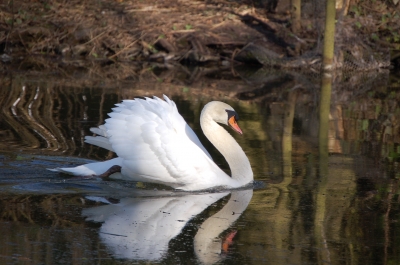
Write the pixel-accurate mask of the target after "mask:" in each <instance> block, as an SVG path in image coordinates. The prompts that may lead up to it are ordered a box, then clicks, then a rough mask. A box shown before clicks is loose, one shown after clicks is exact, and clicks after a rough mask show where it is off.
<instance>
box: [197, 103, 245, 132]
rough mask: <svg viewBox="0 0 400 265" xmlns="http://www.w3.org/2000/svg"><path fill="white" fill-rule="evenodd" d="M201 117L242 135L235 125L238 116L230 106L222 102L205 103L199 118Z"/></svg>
mask: <svg viewBox="0 0 400 265" xmlns="http://www.w3.org/2000/svg"><path fill="white" fill-rule="evenodd" d="M203 116H209V117H211V118H212V119H213V120H214V121H216V122H218V123H222V124H225V125H228V126H230V127H232V128H233V129H234V130H235V131H237V132H238V133H240V134H243V133H242V130H241V129H240V127H239V125H238V124H237V121H238V120H239V115H238V114H237V112H236V111H235V110H234V109H233V108H232V107H231V106H229V105H228V104H226V103H224V102H221V101H211V102H209V103H207V104H206V105H205V106H204V108H203V110H202V111H201V117H203Z"/></svg>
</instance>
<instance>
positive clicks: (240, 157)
mask: <svg viewBox="0 0 400 265" xmlns="http://www.w3.org/2000/svg"><path fill="white" fill-rule="evenodd" d="M200 125H201V128H202V130H203V132H204V135H205V136H206V137H207V138H208V140H210V142H211V143H212V144H213V145H214V146H215V147H216V148H217V149H218V151H219V152H220V153H221V154H222V155H223V156H224V157H225V159H226V161H227V162H228V164H229V167H230V169H231V172H232V179H235V180H237V181H238V182H239V183H240V185H245V184H247V183H249V182H250V181H252V180H253V171H252V169H251V165H250V162H249V159H248V158H247V156H246V154H245V153H244V152H243V149H242V148H241V147H240V145H239V144H238V143H237V142H236V140H235V139H234V138H233V137H232V136H231V135H230V134H229V133H228V132H227V131H226V130H225V129H224V128H223V127H222V126H220V125H219V124H218V123H216V122H215V121H214V119H213V118H212V117H211V116H210V115H207V114H204V115H203V113H202V115H201V117H200Z"/></svg>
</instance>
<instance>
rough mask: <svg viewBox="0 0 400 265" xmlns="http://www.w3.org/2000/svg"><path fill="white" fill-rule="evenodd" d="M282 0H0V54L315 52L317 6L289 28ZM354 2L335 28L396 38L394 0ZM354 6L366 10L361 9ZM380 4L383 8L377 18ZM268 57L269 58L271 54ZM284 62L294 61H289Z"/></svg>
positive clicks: (121, 57)
mask: <svg viewBox="0 0 400 265" xmlns="http://www.w3.org/2000/svg"><path fill="white" fill-rule="evenodd" d="M264 2H265V4H263V3H264ZM270 2H273V1H270ZM288 2H289V1H287V0H281V1H279V2H278V6H277V7H275V6H271V5H268V4H267V3H269V2H268V1H228V0H227V1H224V0H215V1H189V0H178V1H176V0H173V1H172V0H171V1H170V0H163V1H159V0H146V1H143V0H131V1H121V0H116V1H104V0H100V1H99V0H88V1H77V0H74V1H62V0H50V1H33V0H31V1H22V0H15V1H12V0H11V1H4V2H3V3H1V4H0V8H1V10H0V55H1V58H0V60H1V61H2V62H13V61H14V62H15V61H18V60H20V59H21V58H23V57H26V55H46V56H49V55H50V56H53V57H56V58H62V59H63V60H64V62H65V63H70V62H71V60H72V61H73V62H74V63H75V61H76V59H85V60H88V59H89V60H94V61H101V62H103V63H104V62H105V63H113V62H116V61H133V60H134V61H156V62H160V63H172V64H174V63H175V62H180V63H195V64H203V65H204V64H207V65H208V64H212V65H228V64H230V63H231V62H232V61H235V60H236V61H237V60H238V59H239V60H242V59H243V58H244V59H246V56H248V50H247V51H246V52H247V53H245V54H244V56H241V57H240V56H239V57H238V56H235V55H237V54H238V53H239V52H240V51H242V50H243V48H244V47H246V45H248V44H249V43H250V44H252V45H257V46H256V48H257V47H262V48H263V49H264V50H266V51H267V53H268V57H270V55H271V54H272V55H271V57H272V58H273V59H272V61H273V62H272V63H271V65H274V63H275V61H277V60H280V58H285V59H286V58H298V57H299V56H302V55H304V54H307V52H309V51H314V52H315V51H317V52H318V50H316V46H317V44H318V41H319V40H320V38H321V32H322V31H321V25H323V13H324V12H323V10H324V8H323V7H321V6H319V7H315V3H312V2H311V3H307V2H306V3H305V4H304V7H303V10H302V12H303V15H302V20H301V26H302V27H301V28H302V30H301V31H300V32H298V33H297V34H293V33H292V31H291V30H290V29H291V27H290V23H291V19H290V14H289V12H287V10H289V4H288ZM361 4H362V5H361ZM361 4H360V3H358V6H356V8H353V9H351V7H350V11H349V14H350V15H349V16H346V17H345V18H344V19H342V20H341V21H342V22H343V23H341V24H340V29H341V30H342V29H345V30H342V32H341V35H346V36H347V37H346V38H347V39H348V38H350V35H352V36H351V37H352V38H353V39H354V38H355V39H360V38H359V35H362V36H364V37H365V36H366V37H367V38H368V42H369V43H372V41H371V38H370V36H372V37H373V36H375V35H376V34H377V33H379V34H381V35H382V37H379V38H376V37H375V39H376V41H375V42H374V43H373V44H372V45H377V44H379V46H380V48H382V47H384V48H390V49H395V48H396V47H397V46H399V43H400V39H398V38H400V36H397V35H393V34H394V33H393V32H396V31H395V30H396V27H397V28H399V25H400V18H399V12H398V11H396V6H394V4H392V6H390V4H389V5H386V4H385V5H383V4H382V3H380V4H379V5H377V4H376V3H375V2H374V3H368V2H367V1H366V2H363V3H361ZM381 4H382V5H381ZM316 8H320V11H321V13H319V14H318V17H316V15H315V13H313V12H315V9H316ZM351 10H353V11H351ZM359 10H369V11H370V12H369V15H368V17H363V16H362V14H361V13H360V12H361V11H359ZM272 11H276V12H272ZM374 11H376V12H374ZM379 12H380V13H379ZM382 12H389V13H388V14H389V15H390V16H387V17H385V18H386V20H385V23H384V25H383V22H382V19H381V18H382ZM383 26H384V27H385V28H384V29H382V27H383ZM343 32H345V33H343ZM373 34H375V35H373ZM384 36H386V38H384ZM342 43H343V41H342ZM346 45H348V43H346ZM396 45H397V46H396ZM352 47H354V43H353V44H352ZM359 47H362V45H361V44H360V45H359ZM373 48H374V47H373ZM397 48H398V47H397ZM251 52H253V51H252V50H251ZM263 52H264V51H263ZM350 53H351V52H350ZM368 55H369V54H368ZM252 56H253V57H256V58H251V60H250V62H251V63H254V62H258V63H261V64H264V65H265V64H266V63H265V60H260V59H259V58H258V57H264V54H262V55H261V56H260V55H259V54H252ZM363 56H364V55H363ZM250 57H251V56H250ZM359 59H360V58H357V60H359ZM311 60H312V61H313V62H315V60H314V58H312V59H311ZM242 61H243V60H242ZM267 61H268V63H270V58H268V60H267ZM286 64H288V65H293V63H292V61H289V63H286ZM280 66H282V64H281V65H280ZM302 66H304V65H296V67H302ZM284 67H286V65H284Z"/></svg>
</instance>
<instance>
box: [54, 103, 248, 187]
mask: <svg viewBox="0 0 400 265" xmlns="http://www.w3.org/2000/svg"><path fill="white" fill-rule="evenodd" d="M164 99H165V101H164V100H161V99H159V98H157V97H154V99H150V98H147V99H134V100H124V101H123V102H122V103H120V104H117V105H116V106H117V107H116V108H114V109H113V112H111V113H109V116H110V118H109V119H107V120H106V122H105V124H104V125H101V126H99V127H98V128H92V129H91V131H92V132H94V133H96V134H97V135H98V136H87V137H86V138H85V140H86V142H87V143H89V144H93V145H97V146H100V147H102V148H105V149H108V150H110V151H113V152H115V153H116V154H117V155H118V157H117V158H114V159H111V160H108V161H104V162H97V163H90V164H86V165H82V166H78V167H75V168H57V169H55V171H60V172H65V173H69V174H73V175H80V176H90V175H100V174H102V173H104V172H105V171H107V170H108V169H109V168H110V167H112V166H114V165H117V166H120V167H121V174H122V177H123V178H124V179H128V180H133V181H143V182H153V183H161V184H165V185H168V186H171V187H174V188H176V189H182V190H202V189H208V188H212V187H217V186H224V187H226V188H237V187H240V186H244V185H246V184H248V183H249V182H251V181H252V180H253V172H252V170H251V166H250V163H249V160H248V159H247V157H246V155H245V153H244V152H243V150H242V148H241V147H240V146H239V145H238V143H237V142H236V141H235V140H234V139H233V137H232V136H231V135H230V134H229V133H228V132H227V131H226V130H225V129H224V128H222V127H221V126H220V125H219V124H217V122H219V123H222V124H226V125H227V124H228V123H229V124H230V125H231V126H232V127H233V128H234V129H235V130H236V131H238V132H240V133H241V130H240V128H239V127H238V126H237V124H236V120H235V119H236V118H237V114H236V112H235V111H234V110H233V108H232V107H231V106H229V105H228V104H225V103H223V102H218V101H212V102H210V103H208V104H207V105H206V106H205V107H204V108H203V110H202V112H201V117H200V124H201V127H202V129H203V132H204V134H205V135H206V136H207V138H208V139H209V140H210V142H211V143H212V144H214V146H215V147H216V148H217V149H218V150H219V151H220V152H221V153H222V155H223V156H224V157H225V159H226V160H227V162H228V164H229V166H230V168H231V172H232V177H230V176H228V175H227V174H226V173H225V172H223V171H222V170H221V169H220V168H219V167H218V166H217V165H216V164H215V163H214V161H213V160H212V158H211V156H210V154H209V153H208V152H207V150H206V149H205V148H204V146H203V145H202V144H201V143H200V141H199V139H198V138H197V136H196V134H195V133H194V132H193V130H192V129H191V128H190V127H189V125H188V124H187V123H186V122H185V120H184V119H183V118H182V116H181V115H180V114H179V113H178V110H177V108H176V105H175V103H174V102H173V101H171V100H170V99H169V98H168V97H166V96H164ZM228 120H229V122H228Z"/></svg>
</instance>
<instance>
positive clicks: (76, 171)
mask: <svg viewBox="0 0 400 265" xmlns="http://www.w3.org/2000/svg"><path fill="white" fill-rule="evenodd" d="M115 165H118V166H121V165H122V158H119V157H117V158H114V159H111V160H107V161H104V162H94V163H90V164H85V165H81V166H77V167H57V168H48V170H50V171H54V172H62V173H66V174H70V175H75V176H98V175H101V174H103V173H104V172H106V171H107V170H108V169H110V167H112V166H115Z"/></svg>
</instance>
